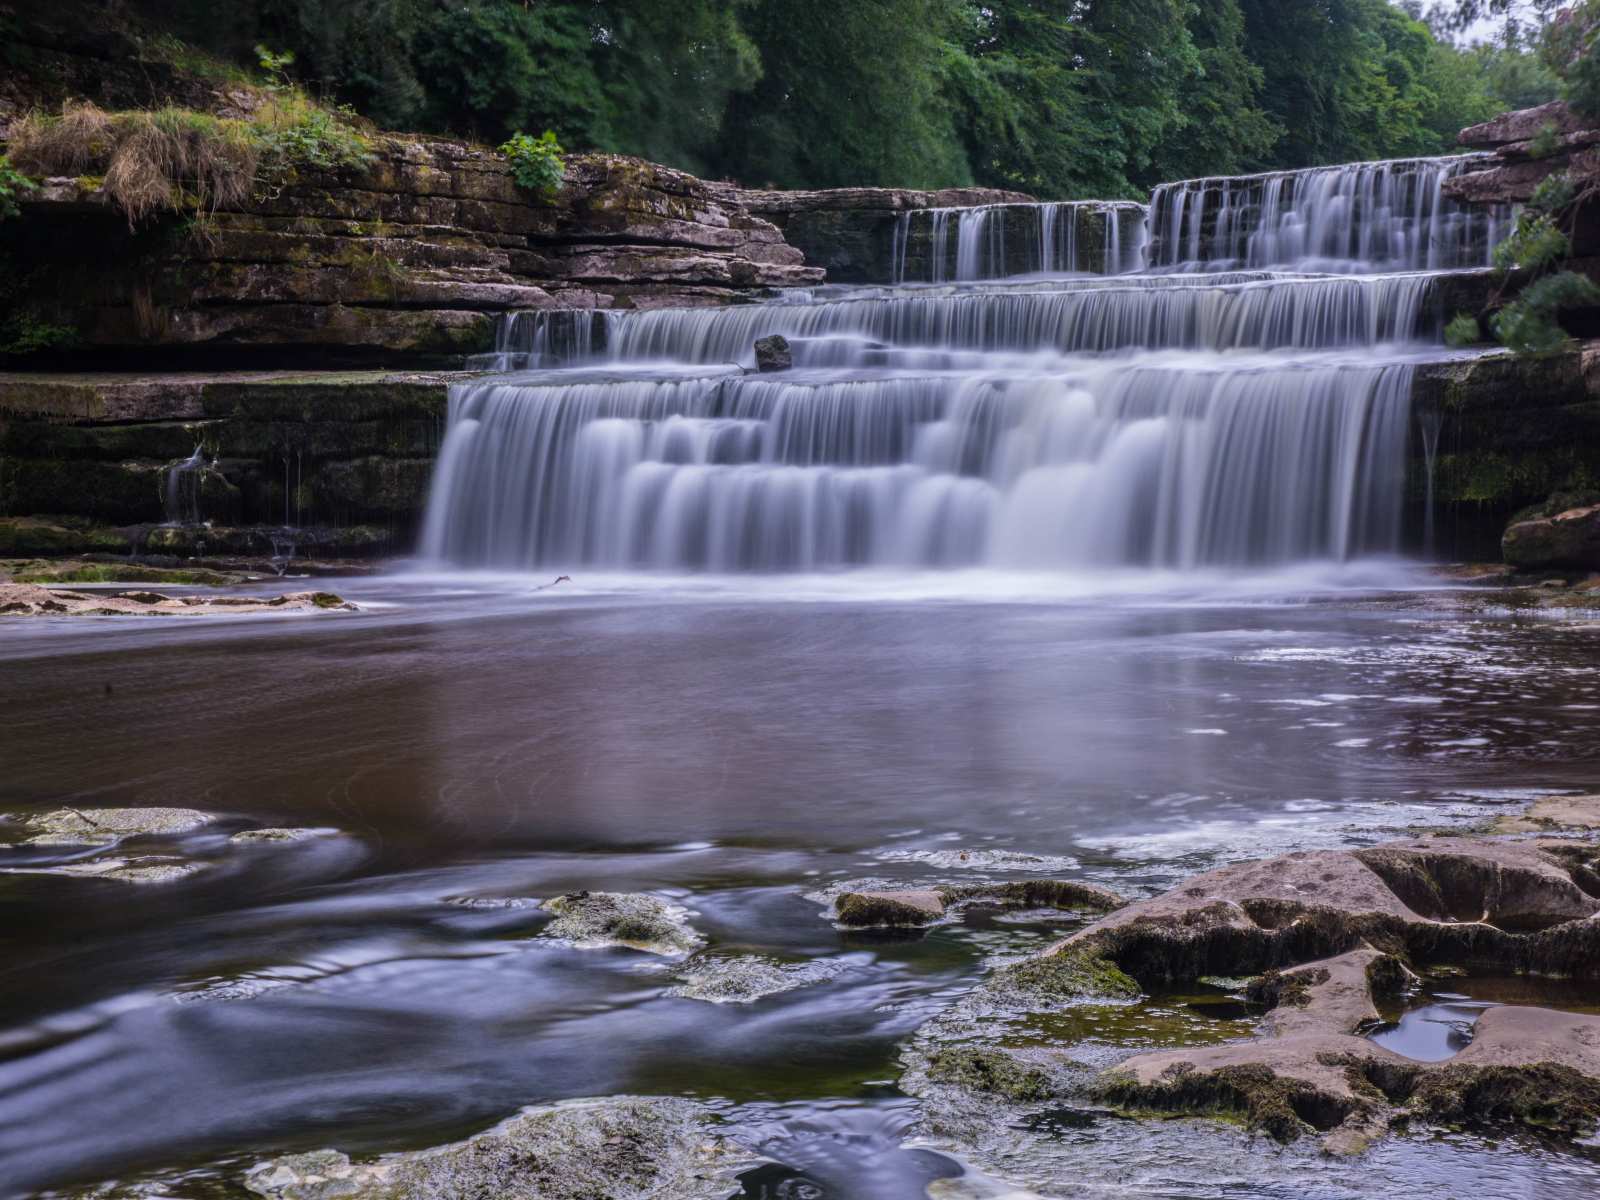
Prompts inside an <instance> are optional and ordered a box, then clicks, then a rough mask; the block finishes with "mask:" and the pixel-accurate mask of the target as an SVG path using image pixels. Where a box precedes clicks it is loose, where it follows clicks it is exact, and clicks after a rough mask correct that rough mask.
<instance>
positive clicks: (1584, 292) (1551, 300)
mask: <svg viewBox="0 0 1600 1200" xmlns="http://www.w3.org/2000/svg"><path fill="white" fill-rule="evenodd" d="M1592 304H1600V287H1596V286H1595V285H1594V283H1593V281H1591V280H1590V279H1588V278H1587V277H1586V276H1583V275H1579V274H1576V273H1575V272H1572V271H1559V272H1557V273H1556V274H1554V275H1546V276H1544V278H1542V279H1536V280H1535V281H1534V282H1532V283H1530V284H1529V285H1528V286H1527V287H1525V288H1523V289H1522V294H1521V295H1519V296H1518V297H1517V298H1516V299H1515V300H1513V301H1512V302H1511V303H1510V304H1508V305H1506V306H1505V307H1504V308H1502V309H1501V310H1500V311H1499V312H1497V313H1496V314H1495V315H1494V316H1493V317H1491V318H1490V322H1489V323H1490V324H1491V325H1492V326H1493V327H1494V332H1495V336H1496V337H1498V338H1499V339H1500V342H1501V344H1502V345H1505V346H1508V347H1510V349H1511V350H1512V351H1514V352H1515V353H1517V354H1532V355H1537V356H1544V355H1548V354H1558V353H1560V352H1561V351H1562V350H1565V349H1566V348H1567V345H1568V343H1569V341H1570V339H1569V338H1568V337H1567V334H1566V331H1565V330H1563V329H1562V328H1561V326H1560V325H1559V324H1557V322H1556V314H1557V313H1558V312H1559V311H1560V310H1561V309H1563V308H1578V307H1581V306H1585V305H1592Z"/></svg>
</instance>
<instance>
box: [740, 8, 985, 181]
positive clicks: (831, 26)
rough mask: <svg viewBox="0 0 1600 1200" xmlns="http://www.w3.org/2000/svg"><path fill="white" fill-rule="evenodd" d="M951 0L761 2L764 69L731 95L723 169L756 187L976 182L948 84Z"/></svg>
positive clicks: (755, 32) (753, 29)
mask: <svg viewBox="0 0 1600 1200" xmlns="http://www.w3.org/2000/svg"><path fill="white" fill-rule="evenodd" d="M955 16H956V14H955V9H954V8H953V6H952V4H951V3H950V0H877V2H876V3H870V4H869V3H862V2H861V0H807V2H806V3H804V4H796V3H793V2H792V0H756V2H755V3H753V4H752V5H751V6H750V7H749V8H748V9H747V10H746V11H745V12H744V14H743V15H742V16H741V17H740V25H741V27H742V28H743V29H744V30H745V31H747V33H748V35H749V38H750V40H751V42H752V43H753V45H754V47H755V50H756V53H757V54H758V55H759V58H760V63H761V70H762V75H761V78H760V80H759V81H757V82H756V83H754V85H753V86H751V87H750V88H748V89H747V90H745V91H743V92H741V93H739V94H737V95H735V96H732V97H731V98H730V99H729V102H728V107H727V110H726V115H725V116H724V117H723V119H722V126H721V131H720V136H719V138H718V141H717V145H716V152H715V154H714V156H713V159H712V161H713V164H714V169H715V170H716V172H717V173H719V174H726V175H729V176H732V177H735V178H738V179H741V180H743V181H744V182H746V183H748V184H751V185H759V184H762V183H768V182H771V183H775V184H777V185H778V186H780V187H811V188H816V187H844V186H859V185H867V184H891V185H894V186H899V187H946V186H952V185H958V184H963V183H969V182H971V178H972V177H971V173H970V171H969V169H968V166H967V163H966V156H965V155H964V154H963V147H962V145H961V143H960V142H959V141H958V139H957V138H956V136H955V133H954V130H953V127H952V121H951V104H950V102H949V100H948V99H947V97H946V96H945V94H944V93H943V91H942V90H941V83H942V80H943V66H944V61H945V55H946V49H945V41H944V39H945V37H946V35H947V34H948V32H949V30H950V28H951V25H952V22H953V21H954V20H955Z"/></svg>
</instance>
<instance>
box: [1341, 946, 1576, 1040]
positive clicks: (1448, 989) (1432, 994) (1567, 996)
mask: <svg viewBox="0 0 1600 1200" xmlns="http://www.w3.org/2000/svg"><path fill="white" fill-rule="evenodd" d="M1595 1000H1596V996H1595V994H1594V991H1593V988H1592V986H1591V985H1588V984H1586V983H1583V982H1580V981H1578V980H1572V979H1551V978H1547V977H1545V976H1540V975H1470V974H1467V973H1464V972H1462V971H1460V970H1459V969H1457V968H1442V969H1435V970H1433V971H1425V972H1424V974H1423V987H1422V990H1421V991H1420V992H1418V993H1417V994H1415V995H1414V996H1413V997H1412V1002H1413V1004H1414V1005H1415V1007H1412V1008H1409V1009H1405V1010H1404V1011H1398V1012H1390V1013H1384V1016H1385V1017H1390V1018H1391V1019H1389V1020H1386V1021H1384V1022H1383V1024H1381V1025H1378V1026H1375V1027H1374V1028H1372V1029H1371V1030H1369V1031H1368V1032H1367V1038H1368V1040H1370V1041H1373V1042H1376V1043H1377V1044H1378V1045H1380V1046H1382V1047H1384V1048H1385V1049H1386V1050H1393V1051H1394V1052H1395V1053H1396V1054H1399V1055H1401V1056H1403V1057H1405V1058H1409V1059H1411V1060H1413V1061H1415V1062H1443V1061H1444V1060H1445V1059H1447V1058H1454V1057H1455V1056H1456V1055H1457V1054H1459V1053H1461V1051H1463V1050H1465V1049H1466V1048H1467V1047H1468V1046H1469V1045H1471V1044H1472V1032H1473V1026H1474V1025H1475V1024H1476V1023H1477V1020H1478V1018H1479V1017H1480V1016H1482V1015H1483V1013H1484V1012H1485V1011H1486V1010H1488V1009H1491V1008H1497V1007H1499V1006H1500V1005H1502V1004H1511V1005H1520V1006H1531V1007H1537V1008H1553V1009H1559V1010H1561V1011H1562V1012H1584V1013H1600V1005H1596V1004H1595Z"/></svg>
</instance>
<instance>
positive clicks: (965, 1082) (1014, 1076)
mask: <svg viewBox="0 0 1600 1200" xmlns="http://www.w3.org/2000/svg"><path fill="white" fill-rule="evenodd" d="M927 1074H928V1078H929V1079H932V1080H934V1081H935V1082H937V1083H954V1084H958V1085H959V1086H961V1087H965V1088H970V1089H971V1090H973V1091H975V1092H992V1093H994V1094H996V1095H1000V1096H1004V1097H1005V1098H1006V1099H1007V1100H1011V1101H1014V1102H1016V1103H1019V1104H1030V1103H1037V1102H1038V1101H1041V1100H1048V1099H1049V1098H1050V1096H1051V1094H1052V1092H1053V1091H1054V1087H1053V1084H1052V1081H1051V1078H1050V1076H1049V1075H1048V1074H1046V1073H1045V1072H1044V1071H1041V1070H1040V1069H1039V1068H1038V1067H1033V1066H1029V1065H1028V1064H1027V1063H1024V1062H1020V1061H1018V1060H1017V1059H1015V1058H1013V1057H1012V1056H1011V1055H1009V1054H1007V1053H1006V1052H1005V1051H1004V1050H998V1049H994V1048H993V1047H986V1046H946V1047H943V1048H941V1049H939V1050H936V1051H934V1052H933V1054H932V1055H931V1056H930V1057H929V1059H928V1066H927Z"/></svg>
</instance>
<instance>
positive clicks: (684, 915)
mask: <svg viewBox="0 0 1600 1200" xmlns="http://www.w3.org/2000/svg"><path fill="white" fill-rule="evenodd" d="M544 908H545V909H546V910H547V911H549V912H552V913H554V914H555V915H556V919H555V920H553V921H551V922H550V924H549V925H547V926H546V927H545V929H544V933H545V935H546V936H549V937H560V938H567V939H569V940H570V941H571V942H572V943H573V944H574V945H576V946H580V947H583V948H585V949H590V948H598V947H603V946H629V947H632V948H633V949H635V950H644V951H647V952H648V953H651V954H687V953H689V952H690V951H692V950H697V949H699V948H700V946H702V945H704V943H705V939H704V938H702V937H701V936H700V935H699V934H698V933H696V932H695V931H694V928H693V927H692V926H691V925H690V924H689V922H688V916H689V914H688V910H686V909H685V908H683V907H682V906H681V905H677V904H671V903H669V902H668V901H666V900H662V899H660V898H659V897H656V896H647V895H644V894H642V893H638V892H569V893H568V894H567V895H565V896H557V897H556V898H555V899H554V900H547V901H545V903H544Z"/></svg>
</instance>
